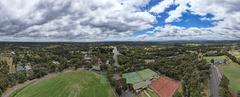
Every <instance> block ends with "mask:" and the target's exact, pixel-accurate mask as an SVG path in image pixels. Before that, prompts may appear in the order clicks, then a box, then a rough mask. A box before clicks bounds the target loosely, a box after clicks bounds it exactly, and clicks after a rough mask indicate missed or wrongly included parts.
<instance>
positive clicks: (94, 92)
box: [11, 71, 115, 97]
mask: <svg viewBox="0 0 240 97" xmlns="http://www.w3.org/2000/svg"><path fill="white" fill-rule="evenodd" d="M11 97H115V96H114V93H113V91H112V89H111V87H110V85H109V84H108V83H107V80H106V79H105V78H104V77H103V76H101V75H98V74H95V73H93V72H89V71H77V72H67V73H62V74H60V75H58V76H55V77H50V78H48V79H44V80H41V81H39V82H37V83H34V84H31V85H29V86H27V87H25V88H24V89H20V91H16V92H15V93H13V94H12V96H11Z"/></svg>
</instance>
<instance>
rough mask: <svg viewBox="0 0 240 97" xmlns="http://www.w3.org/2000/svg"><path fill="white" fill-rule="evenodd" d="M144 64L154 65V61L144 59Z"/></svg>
mask: <svg viewBox="0 0 240 97" xmlns="http://www.w3.org/2000/svg"><path fill="white" fill-rule="evenodd" d="M144 62H145V64H150V63H154V62H155V60H154V59H145V60H144Z"/></svg>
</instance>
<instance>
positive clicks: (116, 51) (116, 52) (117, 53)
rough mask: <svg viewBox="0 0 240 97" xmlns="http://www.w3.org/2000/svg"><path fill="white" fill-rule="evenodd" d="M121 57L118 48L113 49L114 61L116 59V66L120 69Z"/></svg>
mask: <svg viewBox="0 0 240 97" xmlns="http://www.w3.org/2000/svg"><path fill="white" fill-rule="evenodd" d="M118 55H119V52H118V50H117V47H114V49H113V59H114V61H115V62H114V66H116V67H120V65H119V63H118V57H117V56H118Z"/></svg>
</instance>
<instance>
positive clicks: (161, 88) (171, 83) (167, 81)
mask: <svg viewBox="0 0 240 97" xmlns="http://www.w3.org/2000/svg"><path fill="white" fill-rule="evenodd" d="M150 87H151V88H152V89H153V90H154V91H155V92H156V93H157V94H158V96H159V97H173V95H174V94H175V92H176V91H177V90H178V89H179V87H180V82H179V81H176V80H174V79H171V78H169V77H166V76H161V77H160V78H159V79H157V80H153V81H152V82H151V84H150Z"/></svg>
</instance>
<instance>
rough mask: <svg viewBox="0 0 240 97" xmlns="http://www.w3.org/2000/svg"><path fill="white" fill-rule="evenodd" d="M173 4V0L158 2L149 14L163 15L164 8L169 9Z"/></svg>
mask: <svg viewBox="0 0 240 97" xmlns="http://www.w3.org/2000/svg"><path fill="white" fill-rule="evenodd" d="M173 3H174V0H163V1H161V2H159V3H158V4H157V5H156V6H154V7H152V8H151V9H150V12H154V13H163V12H164V11H165V9H166V8H169V7H170V5H172V4H173Z"/></svg>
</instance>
